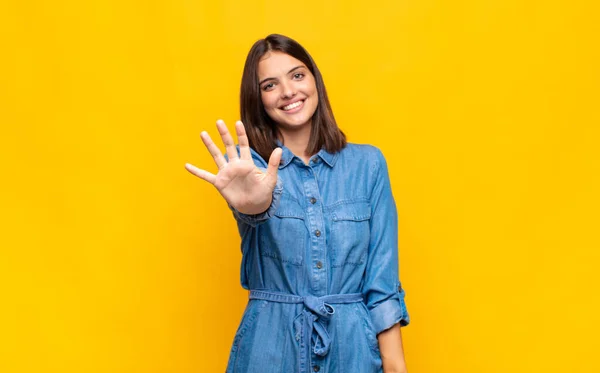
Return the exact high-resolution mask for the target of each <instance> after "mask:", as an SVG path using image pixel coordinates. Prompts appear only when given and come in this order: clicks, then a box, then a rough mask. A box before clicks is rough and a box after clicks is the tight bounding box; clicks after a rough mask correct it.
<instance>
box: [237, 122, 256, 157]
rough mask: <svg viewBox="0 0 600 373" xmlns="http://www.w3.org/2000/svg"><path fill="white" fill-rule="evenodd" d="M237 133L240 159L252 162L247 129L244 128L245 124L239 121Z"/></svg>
mask: <svg viewBox="0 0 600 373" xmlns="http://www.w3.org/2000/svg"><path fill="white" fill-rule="evenodd" d="M235 131H236V133H237V138H238V144H240V158H241V159H244V160H248V161H249V160H252V154H251V153H250V142H249V141H248V136H247V135H246V128H244V124H243V123H242V122H241V121H239V120H238V121H237V122H235Z"/></svg>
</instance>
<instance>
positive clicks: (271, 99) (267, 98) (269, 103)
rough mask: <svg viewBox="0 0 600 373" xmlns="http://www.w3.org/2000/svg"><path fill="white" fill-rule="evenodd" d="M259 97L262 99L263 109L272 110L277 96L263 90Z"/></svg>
mask: <svg viewBox="0 0 600 373" xmlns="http://www.w3.org/2000/svg"><path fill="white" fill-rule="evenodd" d="M260 99H261V100H262V104H263V106H264V107H265V110H272V109H274V108H275V106H276V105H277V97H275V96H274V95H272V94H271V92H263V93H262V94H261V95H260Z"/></svg>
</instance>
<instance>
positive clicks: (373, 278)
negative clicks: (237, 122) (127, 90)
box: [227, 144, 409, 373]
mask: <svg viewBox="0 0 600 373" xmlns="http://www.w3.org/2000/svg"><path fill="white" fill-rule="evenodd" d="M282 149H283V154H282V162H281V164H280V167H279V176H278V182H277V186H276V188H275V190H274V191H273V202H272V203H271V206H270V207H269V209H268V210H267V211H265V212H264V213H262V214H258V215H245V214H242V213H239V212H238V211H235V210H234V209H232V210H233V214H234V216H235V218H236V220H237V223H238V228H239V232H240V235H241V238H242V254H243V255H242V266H241V282H242V286H243V287H244V288H246V289H249V290H251V293H250V300H249V302H248V305H247V307H246V310H245V312H244V316H243V318H242V321H241V324H240V326H239V328H238V331H237V333H236V335H235V338H234V342H233V346H232V348H231V354H230V358H229V364H228V366H227V372H230V373H231V372H243V373H255V372H256V373H258V372H261V373H270V372H273V373H275V372H277V373H282V372H285V373H290V372H297V373H308V372H312V371H317V368H316V367H318V371H319V372H322V373H323V372H327V373H331V372H343V373H346V372H360V373H380V372H382V367H381V356H380V353H379V346H378V342H377V337H376V336H377V334H378V333H380V332H381V331H383V330H385V329H388V328H390V327H391V326H393V325H394V324H396V323H400V325H401V326H405V325H408V323H409V315H408V312H407V309H406V305H405V302H404V290H403V289H402V287H401V285H400V281H399V273H398V230H397V226H398V222H397V212H396V205H395V203H394V199H393V196H392V191H391V187H390V181H389V176H388V170H387V164H386V161H385V159H384V157H383V155H382V153H381V152H380V151H379V150H378V149H377V148H375V147H373V146H369V145H358V144H348V146H347V147H346V148H344V149H343V150H342V151H340V152H338V153H335V154H331V153H328V152H327V151H325V150H321V151H320V152H319V153H318V154H316V155H315V156H313V157H312V158H311V160H310V162H309V164H308V165H306V164H304V162H303V161H302V160H301V159H300V158H298V157H295V156H294V155H293V154H292V152H291V151H290V150H289V149H288V148H286V147H285V146H282ZM252 157H253V159H254V162H255V164H256V165H257V166H258V167H260V168H266V167H267V162H265V161H264V160H263V159H262V158H261V157H260V156H259V155H258V154H257V153H255V152H254V151H253V152H252Z"/></svg>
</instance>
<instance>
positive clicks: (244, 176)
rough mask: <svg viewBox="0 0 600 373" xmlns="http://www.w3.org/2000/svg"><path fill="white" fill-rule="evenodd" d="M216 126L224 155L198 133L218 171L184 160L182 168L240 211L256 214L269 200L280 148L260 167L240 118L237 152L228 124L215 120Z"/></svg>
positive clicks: (279, 157) (237, 131) (205, 136)
mask: <svg viewBox="0 0 600 373" xmlns="http://www.w3.org/2000/svg"><path fill="white" fill-rule="evenodd" d="M217 129H218V130H219V134H220V135H221V139H222V140H223V144H224V145H225V150H226V153H227V158H228V160H227V159H225V157H224V156H223V154H222V153H221V151H220V150H219V147H217V145H215V143H214V142H213V141H212V139H211V138H210V136H209V135H208V133H206V132H202V134H201V135H200V136H201V138H202V142H204V145H205V146H206V149H208V151H209V152H210V154H211V155H212V156H213V158H214V160H215V163H216V165H217V167H218V168H219V171H218V172H217V174H216V175H215V174H212V173H210V172H208V171H206V170H203V169H200V168H198V167H196V166H194V165H191V164H189V163H186V165H185V168H186V169H187V170H188V171H189V172H190V173H192V174H193V175H196V176H198V177H199V178H201V179H202V180H205V181H207V182H209V183H211V184H212V185H214V186H215V188H217V190H218V191H219V193H221V195H222V196H223V198H225V200H226V201H227V203H228V204H229V205H231V206H232V207H233V208H235V209H236V210H237V211H239V212H241V213H243V214H249V215H254V214H259V213H261V212H264V211H266V210H267V209H268V208H269V205H270V204H271V199H272V196H273V189H275V185H276V184H277V170H278V167H279V161H280V159H281V149H280V148H277V149H275V150H274V151H273V153H271V157H270V158H269V165H268V167H267V170H266V172H263V171H261V170H260V169H259V168H258V167H256V165H255V164H254V161H253V160H252V155H251V153H250V145H249V143H248V137H247V136H246V130H245V128H244V125H243V124H242V122H239V121H238V122H236V124H235V129H236V134H237V138H238V143H239V146H240V152H239V155H238V152H237V149H236V147H235V143H234V141H233V138H232V137H231V134H230V133H229V130H228V129H227V126H226V125H225V123H224V122H223V121H222V120H219V121H217Z"/></svg>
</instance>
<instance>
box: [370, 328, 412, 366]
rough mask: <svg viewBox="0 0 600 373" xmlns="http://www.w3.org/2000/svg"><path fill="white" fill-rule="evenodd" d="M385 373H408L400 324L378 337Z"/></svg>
mask: <svg viewBox="0 0 600 373" xmlns="http://www.w3.org/2000/svg"><path fill="white" fill-rule="evenodd" d="M377 339H378V341H379V350H380V351H381V361H382V362H383V372H384V373H406V372H407V370H406V362H405V360H404V348H403V346H402V331H401V328H400V324H395V325H394V326H392V327H391V328H389V329H387V330H384V331H382V332H381V333H379V334H378V335H377Z"/></svg>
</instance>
